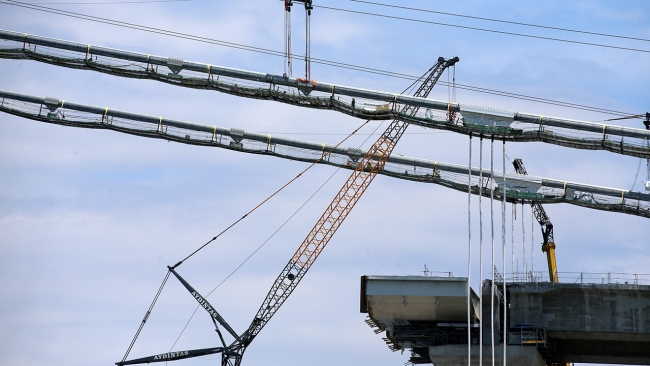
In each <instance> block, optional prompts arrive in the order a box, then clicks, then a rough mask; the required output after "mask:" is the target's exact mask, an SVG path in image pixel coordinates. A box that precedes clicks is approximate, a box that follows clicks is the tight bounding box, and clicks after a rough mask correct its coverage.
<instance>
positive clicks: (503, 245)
mask: <svg viewBox="0 0 650 366" xmlns="http://www.w3.org/2000/svg"><path fill="white" fill-rule="evenodd" d="M501 251H502V252H503V366H506V345H507V344H508V337H507V335H508V333H507V332H508V326H507V324H508V322H507V320H508V319H507V318H506V316H507V312H506V310H507V307H508V306H507V304H508V302H507V301H506V140H505V139H503V201H501Z"/></svg>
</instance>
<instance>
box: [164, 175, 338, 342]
mask: <svg viewBox="0 0 650 366" xmlns="http://www.w3.org/2000/svg"><path fill="white" fill-rule="evenodd" d="M339 170H341V168H337V169H336V170H335V171H334V173H333V174H332V175H331V176H330V177H329V178H327V180H326V181H325V182H324V183H323V184H322V185H321V186H320V187H319V188H318V189H317V190H316V191H315V192H314V193H313V194H312V195H311V196H309V198H308V199H307V200H306V201H305V202H304V203H303V204H302V205H300V207H298V209H297V210H296V211H295V212H294V213H293V214H292V215H291V216H289V218H288V219H286V220H285V221H284V223H282V225H280V227H279V228H278V229H277V230H275V231H274V232H273V234H271V236H269V237H268V238H267V239H266V240H264V242H262V244H260V245H259V246H258V247H257V248H256V249H255V250H254V251H253V252H252V253H251V254H250V255H249V256H248V257H246V259H244V261H243V262H241V263H240V264H239V265H238V266H237V267H236V268H235V269H234V270H232V271H231V272H230V273H229V274H228V275H227V276H226V277H225V278H224V279H223V280H222V281H221V282H219V284H217V286H216V287H215V288H213V289H212V290H211V291H210V292H208V293H207V295H205V296H206V297H208V296H210V295H211V294H212V293H213V292H215V291H216V290H217V289H218V288H219V287H221V285H223V283H224V282H226V281H227V280H228V279H229V278H230V277H231V276H232V275H234V274H235V272H237V271H238V270H239V269H240V268H241V267H242V266H243V265H244V264H246V262H248V260H250V259H251V258H252V257H253V256H254V255H255V254H256V253H257V252H258V251H259V250H260V249H262V247H264V246H265V245H266V243H268V242H269V241H270V240H271V239H272V238H273V237H274V236H275V234H277V233H278V232H279V231H280V230H282V228H284V226H285V225H286V224H287V223H289V221H291V219H293V217H294V216H296V214H298V212H300V210H302V209H303V208H304V207H305V206H306V205H307V203H309V201H311V199H312V198H314V196H315V195H316V194H317V193H318V192H320V190H321V189H322V188H323V187H325V185H326V184H327V183H328V182H329V181H330V180H331V179H332V178H333V177H334V175H335V174H336V173H338V171H339ZM198 309H199V305H197V306H196V308H195V309H194V312H193V313H192V315H191V316H190V318H189V319H188V320H187V323H185V326H184V327H183V329H182V330H181V332H180V334H179V335H178V337H177V338H176V340H175V341H174V344H172V346H171V347H170V348H169V351H170V352H171V350H172V349H173V348H174V346H176V343H177V342H178V340H179V339H180V338H181V336H182V335H183V333H184V332H185V329H187V326H188V325H189V324H190V322H191V321H192V319H193V318H194V315H195V314H196V312H197V310H198Z"/></svg>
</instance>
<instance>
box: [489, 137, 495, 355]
mask: <svg viewBox="0 0 650 366" xmlns="http://www.w3.org/2000/svg"><path fill="white" fill-rule="evenodd" d="M493 177H494V138H492V139H491V140H490V232H491V234H492V281H491V283H490V317H491V318H490V339H491V340H492V366H494V184H493V183H494V178H493Z"/></svg>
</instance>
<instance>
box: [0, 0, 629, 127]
mask: <svg viewBox="0 0 650 366" xmlns="http://www.w3.org/2000/svg"><path fill="white" fill-rule="evenodd" d="M0 4H7V5H13V6H17V7H22V8H26V9H30V10H37V11H42V12H46V13H51V14H56V15H62V16H67V17H71V18H76V19H82V20H87V21H91V22H96V23H102V24H108V25H113V26H117V27H123V28H129V29H134V30H139V31H144V32H149V33H155V34H160V35H165V36H169V37H175V38H181V39H187V40H192V41H196V42H202V43H208V44H213V45H218V46H224V47H230V48H235V49H240V50H244V51H250V52H257V53H261V54H266V55H271V56H277V57H285V52H284V51H282V52H281V51H275V50H271V49H267V48H261V47H254V46H248V45H244V44H239V43H234V42H227V41H221V40H218V39H214V38H208V37H201V36H196V35H192V34H187V33H181V32H175V31H170V30H166V29H161V28H154V27H148V26H144V25H139V24H134V23H128V22H121V21H118V20H112V19H107V18H101V17H96V16H91V15H86V14H82V13H76V12H71V11H66V10H61V9H55V8H49V7H45V6H38V5H36V4H29V3H24V2H18V1H13V0H5V1H0ZM310 61H311V62H314V63H318V64H322V65H326V66H332V67H338V68H344V69H349V70H353V71H360V72H366V73H370V74H375V75H381V76H388V77H394V78H399V79H406V80H417V79H418V76H413V75H408V74H403V73H398V72H393V71H387V70H381V69H376V68H371V67H365V66H359V65H353V64H349V63H344V62H338V61H331V60H326V59H321V58H315V57H310ZM439 83H440V84H447V83H445V82H444V81H439ZM455 87H457V88H458V89H463V90H468V91H473V92H478V93H485V94H491V95H496V96H501V97H508V98H514V99H521V100H527V101H533V102H538V103H544V104H548V105H557V106H561V107H565V108H572V109H579V110H585V111H590V112H596V113H603V114H610V115H618V116H630V115H632V114H633V113H628V112H621V111H615V110H610V109H605V108H598V107H592V106H587V105H583V104H577V103H569V102H563V101H559V100H554V99H546V98H539V97H534V96H529V95H524V94H518V93H510V92H504V91H500V90H494V89H488V88H482V87H476V86H471V85H464V84H455ZM639 118H641V117H639Z"/></svg>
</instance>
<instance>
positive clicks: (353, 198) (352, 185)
mask: <svg viewBox="0 0 650 366" xmlns="http://www.w3.org/2000/svg"><path fill="white" fill-rule="evenodd" d="M294 1H297V0H294ZM458 61H459V59H458V57H455V58H453V59H449V60H445V59H444V58H442V57H440V58H438V62H437V63H436V64H435V65H434V66H433V67H432V68H431V69H429V70H428V71H427V73H425V74H424V75H423V76H422V77H420V78H419V79H418V80H416V82H415V83H417V82H420V81H421V85H420V86H419V87H418V89H417V90H416V92H415V96H418V97H427V96H428V95H429V93H430V92H431V89H433V87H434V85H435V84H436V82H437V81H438V79H439V78H440V76H441V75H442V73H443V71H444V70H445V69H446V68H447V67H450V66H453V65H454V64H455V63H456V62H458ZM415 83H414V84H415ZM419 108H420V107H418V106H409V105H407V106H404V107H403V108H402V109H401V110H400V114H405V115H411V116H412V115H415V114H416V113H417V111H418V109H419ZM407 127H408V123H406V122H403V121H400V120H394V121H392V122H391V124H390V126H389V127H388V128H387V129H386V131H385V132H384V133H383V134H382V135H381V136H380V137H379V139H378V140H377V141H376V142H375V143H374V144H373V145H372V147H371V148H370V149H368V151H367V152H366V154H365V156H364V157H363V158H361V159H360V160H359V161H358V162H357V163H356V167H355V170H354V171H353V172H352V175H350V178H348V180H347V181H346V182H345V184H344V185H343V187H342V188H341V190H340V191H339V192H338V193H337V195H336V196H335V197H334V199H333V200H332V202H331V203H330V205H329V206H328V207H327V209H326V210H325V212H324V213H323V215H322V216H321V217H320V219H319V220H318V222H316V225H314V227H313V228H312V229H311V231H310V232H309V234H308V235H307V237H306V238H305V240H304V241H303V242H302V244H301V245H300V247H299V248H298V250H296V252H295V254H294V255H293V256H292V257H291V260H289V263H287V265H286V266H285V267H284V269H283V270H282V272H280V275H279V276H278V277H277V278H276V280H275V282H274V283H273V285H272V286H271V290H270V291H269V293H268V294H267V295H266V298H265V299H264V301H263V302H262V305H261V306H260V308H259V310H258V311H257V314H256V316H255V318H254V319H253V321H252V322H251V324H250V326H249V327H248V329H247V330H246V331H244V332H243V333H242V334H241V335H240V336H237V334H236V333H234V331H233V330H232V328H231V327H230V326H229V325H228V323H226V321H225V320H224V319H223V318H222V317H221V316H220V315H219V314H218V312H217V311H216V310H215V309H214V308H213V307H212V305H210V304H209V303H208V301H207V300H205V298H203V297H202V296H201V295H200V294H199V293H198V292H197V291H196V290H195V289H194V288H193V287H192V286H191V285H189V283H187V281H185V280H184V279H183V278H182V277H181V276H180V275H179V274H178V273H177V272H176V271H174V268H173V267H170V268H169V270H170V272H171V273H172V274H174V276H175V277H177V278H178V279H179V280H180V281H181V283H182V284H183V285H184V286H185V288H186V289H187V290H188V291H189V292H190V293H191V294H192V295H193V296H194V298H195V299H196V300H197V302H198V303H199V305H200V306H201V307H203V308H204V309H205V310H206V311H207V312H208V313H209V314H210V317H211V319H212V322H213V323H214V326H215V330H216V332H217V333H218V335H219V338H220V340H221V342H222V344H223V347H216V348H205V349H194V350H187V351H178V352H168V353H163V354H159V355H154V356H149V357H144V358H139V359H135V360H128V361H126V360H123V361H121V362H117V363H116V364H117V365H118V366H121V365H133V364H142V363H156V362H167V361H174V360H180V359H186V358H193V357H199V356H205V355H208V354H217V353H220V354H221V356H222V358H221V364H222V366H239V365H240V364H241V359H242V356H243V355H244V352H245V351H246V348H247V347H248V345H249V344H250V343H251V342H252V341H253V339H254V338H255V337H256V336H257V335H258V334H259V332H260V331H261V330H262V328H264V326H265V325H266V324H267V323H268V322H269V320H271V318H272V317H273V315H274V314H275V313H276V312H277V311H278V310H279V309H280V307H281V306H282V304H284V302H285V301H286V300H287V299H288V298H289V296H290V295H291V293H292V292H293V290H294V289H295V288H296V287H297V286H298V284H299V283H300V281H301V280H302V278H303V277H304V276H305V274H306V273H307V271H308V270H309V268H311V266H312V264H314V262H315V261H316V258H318V256H319V255H320V253H321V252H322V251H323V249H324V248H325V246H326V245H327V243H328V242H329V241H330V239H331V238H332V237H333V236H334V234H335V233H336V230H338V228H339V227H340V226H341V224H342V223H343V221H344V220H345V218H346V217H347V216H348V214H349V213H350V211H352V208H354V206H355V205H356V204H357V202H358V201H359V199H360V198H361V196H362V195H363V193H364V192H365V191H366V189H367V188H368V186H369V185H370V183H371V182H372V180H373V179H374V178H375V177H376V176H377V174H378V173H379V172H380V171H381V170H382V169H383V168H384V165H385V164H386V161H387V160H388V157H389V156H390V154H391V153H392V152H393V148H394V147H395V145H396V144H397V142H398V141H399V139H400V138H401V137H402V135H403V134H404V131H406V128H407ZM375 157H377V160H374V159H375ZM217 324H220V325H221V326H222V327H223V328H224V329H225V330H227V331H228V333H230V334H231V335H232V336H233V337H234V338H235V340H234V341H233V342H232V343H231V344H230V345H228V346H226V344H225V342H224V340H223V336H222V334H221V331H220V329H219V326H218V325H217ZM125 357H126V356H125Z"/></svg>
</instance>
